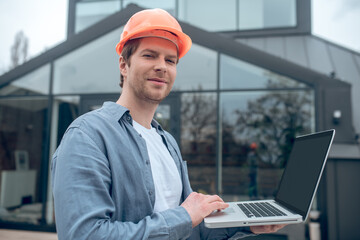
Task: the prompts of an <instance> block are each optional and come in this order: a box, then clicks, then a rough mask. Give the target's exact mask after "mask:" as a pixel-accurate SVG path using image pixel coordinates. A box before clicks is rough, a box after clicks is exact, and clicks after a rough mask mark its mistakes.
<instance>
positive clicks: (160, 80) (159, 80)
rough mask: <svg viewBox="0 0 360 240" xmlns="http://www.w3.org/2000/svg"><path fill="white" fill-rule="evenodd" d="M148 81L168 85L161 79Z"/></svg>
mask: <svg viewBox="0 0 360 240" xmlns="http://www.w3.org/2000/svg"><path fill="white" fill-rule="evenodd" d="M148 80H149V81H151V82H156V83H163V84H166V81H165V80H163V79H159V78H149V79H148Z"/></svg>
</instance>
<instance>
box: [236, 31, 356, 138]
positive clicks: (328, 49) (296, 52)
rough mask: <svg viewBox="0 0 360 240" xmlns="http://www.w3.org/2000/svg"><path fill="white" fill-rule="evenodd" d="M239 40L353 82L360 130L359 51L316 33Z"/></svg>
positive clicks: (314, 69) (353, 103)
mask: <svg viewBox="0 0 360 240" xmlns="http://www.w3.org/2000/svg"><path fill="white" fill-rule="evenodd" d="M237 41H238V42H241V43H243V44H246V45H247V46H250V47H254V48H256V49H258V50H261V51H264V52H266V53H268V54H271V55H273V56H276V57H279V58H281V59H284V60H287V61H289V62H292V63H295V64H297V65H300V66H303V67H305V68H307V69H311V70H312V71H315V72H318V73H321V74H325V75H327V76H329V77H333V78H336V79H340V80H342V81H345V82H347V83H350V84H351V86H352V96H351V97H352V107H353V123H354V127H355V129H356V132H358V133H360V108H359V107H358V103H360V94H359V93H360V53H358V52H355V51H352V50H350V49H347V48H344V47H341V46H339V45H336V44H334V43H332V42H329V41H326V40H324V39H322V38H319V37H316V36H314V35H294V36H273V37H270V36H269V37H256V38H241V39H237Z"/></svg>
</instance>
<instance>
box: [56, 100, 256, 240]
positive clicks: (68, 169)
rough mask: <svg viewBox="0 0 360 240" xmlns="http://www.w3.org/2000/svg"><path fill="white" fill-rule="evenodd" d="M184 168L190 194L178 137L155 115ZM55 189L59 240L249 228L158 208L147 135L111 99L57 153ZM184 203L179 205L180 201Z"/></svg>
mask: <svg viewBox="0 0 360 240" xmlns="http://www.w3.org/2000/svg"><path fill="white" fill-rule="evenodd" d="M152 124H153V126H154V127H155V128H156V129H157V132H158V133H159V134H160V135H161V136H162V138H163V141H164V144H165V145H166V146H167V148H168V150H169V152H170V154H171V156H172V157H173V159H174V161H175V163H176V166H177V168H178V170H179V173H180V176H181V179H182V183H183V193H182V199H181V202H182V201H184V199H186V197H187V196H188V195H189V194H190V193H191V192H192V190H191V187H190V183H189V178H188V175H187V168H186V162H185V161H183V160H182V158H181V154H180V150H179V147H178V145H177V144H176V141H175V140H174V138H173V137H172V136H171V135H170V134H169V133H167V132H165V131H164V130H163V129H162V128H161V126H160V125H159V124H158V123H157V122H156V121H155V120H154V121H153V122H152ZM51 173H52V188H53V196H54V205H55V219H56V228H57V233H58V238H59V240H71V239H76V240H78V239H95V240H100V239H106V240H110V239H226V238H229V237H230V236H232V235H234V234H236V238H242V237H244V236H248V235H249V233H250V232H249V231H248V229H245V228H231V229H207V228H205V227H204V225H203V223H202V224H200V225H199V226H197V227H196V228H194V229H193V228H192V222H191V218H190V216H189V214H188V213H187V211H186V210H185V209H184V208H183V207H181V206H178V207H176V208H173V209H168V210H166V211H163V212H158V213H154V212H153V208H154V203H155V188H154V182H153V178H152V173H151V165H150V161H149V157H148V153H147V148H146V144H145V140H144V139H142V137H141V136H140V135H139V134H138V133H137V132H136V130H135V129H134V128H133V127H132V118H131V115H130V113H129V110H128V109H126V108H124V107H122V106H120V105H118V104H116V103H113V102H106V103H104V105H103V107H102V108H100V109H98V110H95V111H92V112H89V113H87V114H84V115H82V116H80V117H79V118H77V119H76V120H75V121H74V122H73V123H72V124H71V125H70V126H69V128H68V129H67V131H66V133H65V134H64V136H63V139H62V141H61V143H60V145H59V147H58V149H57V150H56V152H55V153H54V155H53V159H52V166H51ZM181 202H180V203H179V205H180V204H181Z"/></svg>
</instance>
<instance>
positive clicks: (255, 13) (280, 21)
mask: <svg viewBox="0 0 360 240" xmlns="http://www.w3.org/2000/svg"><path fill="white" fill-rule="evenodd" d="M296 2H297V1H296V0H227V1H217V0H197V1H190V0H155V1H147V0H105V1H103V0H95V1H94V0H78V1H74V3H75V29H74V32H75V33H78V32H80V31H82V30H84V29H86V28H87V27H89V26H91V25H93V24H95V23H97V22H98V21H100V20H102V19H104V18H105V17H107V16H109V15H111V14H113V13H115V12H117V11H120V10H121V9H123V8H126V7H127V6H128V5H129V4H137V5H139V6H141V7H143V8H162V9H164V10H166V11H168V12H169V13H170V14H172V15H173V16H175V17H176V18H178V19H179V20H181V21H183V22H187V23H190V24H192V25H194V26H197V27H199V28H202V29H205V30H207V31H211V32H219V31H220V32H224V31H243V30H261V29H269V28H291V27H295V26H296V25H297V8H296ZM205 6H206V7H205Z"/></svg>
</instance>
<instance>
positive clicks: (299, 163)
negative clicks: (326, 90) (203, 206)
mask: <svg viewBox="0 0 360 240" xmlns="http://www.w3.org/2000/svg"><path fill="white" fill-rule="evenodd" d="M334 135H335V130H333V129H332V130H327V131H323V132H317V133H312V134H308V135H304V136H299V137H297V138H295V141H294V144H293V146H292V150H291V153H290V156H289V159H288V160H287V163H286V167H285V170H284V172H283V175H282V178H281V181H280V184H279V188H278V191H277V194H276V197H275V199H274V200H259V201H245V202H230V203H229V204H230V206H229V207H228V208H227V209H225V210H223V211H220V212H213V213H212V214H210V215H209V216H208V217H206V218H205V219H204V221H205V226H206V227H208V228H223V227H239V226H254V225H270V224H291V223H299V222H303V221H305V220H306V219H307V216H308V214H309V211H310V208H311V204H312V202H313V199H314V196H315V193H316V190H317V187H318V185H319V182H320V178H321V175H322V172H323V170H324V167H325V163H326V160H327V157H328V154H329V151H330V147H331V144H332V141H333V139H334Z"/></svg>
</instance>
